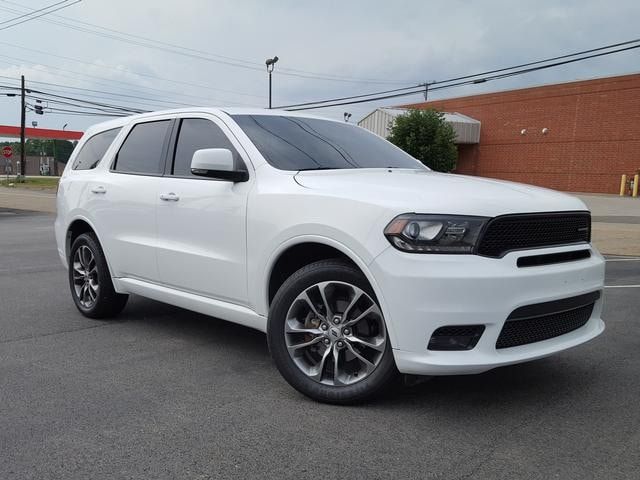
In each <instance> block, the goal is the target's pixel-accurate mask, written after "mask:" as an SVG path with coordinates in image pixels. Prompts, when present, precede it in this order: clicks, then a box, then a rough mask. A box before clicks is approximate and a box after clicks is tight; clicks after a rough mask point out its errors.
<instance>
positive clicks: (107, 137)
mask: <svg viewBox="0 0 640 480" xmlns="http://www.w3.org/2000/svg"><path fill="white" fill-rule="evenodd" d="M120 130H121V129H120V128H113V129H111V130H105V131H104V132H100V133H97V134H95V135H94V136H93V137H91V138H90V139H89V140H87V141H86V142H84V145H82V147H81V148H80V151H79V152H78V155H77V156H76V159H75V160H74V162H73V166H72V169H73V170H91V169H93V168H96V167H97V166H98V164H99V163H100V160H102V157H104V154H105V153H107V150H108V149H109V146H110V145H111V144H112V143H113V140H114V139H115V138H116V136H117V135H118V133H119V132H120Z"/></svg>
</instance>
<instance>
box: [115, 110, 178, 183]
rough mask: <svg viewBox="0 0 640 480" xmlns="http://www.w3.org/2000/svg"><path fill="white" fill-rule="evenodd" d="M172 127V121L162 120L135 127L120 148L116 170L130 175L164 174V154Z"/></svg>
mask: <svg viewBox="0 0 640 480" xmlns="http://www.w3.org/2000/svg"><path fill="white" fill-rule="evenodd" d="M170 125H171V121H170V120H161V121H158V122H147V123H139V124H137V125H136V126H134V127H133V129H132V130H131V131H130V132H129V135H128V136H127V139H126V140H125V141H124V143H123V144H122V147H120V151H119V152H118V156H117V157H116V164H115V165H114V170H116V171H117V172H128V173H149V174H160V173H162V170H163V168H164V158H163V157H162V153H163V149H164V142H165V139H166V136H167V133H168V131H169V127H170Z"/></svg>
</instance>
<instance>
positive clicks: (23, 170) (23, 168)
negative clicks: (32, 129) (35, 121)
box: [19, 75, 27, 177]
mask: <svg viewBox="0 0 640 480" xmlns="http://www.w3.org/2000/svg"><path fill="white" fill-rule="evenodd" d="M20 98H21V110H20V172H19V173H20V174H21V175H22V176H23V177H24V176H26V174H27V154H26V152H25V141H24V132H25V125H24V124H25V122H26V120H27V105H26V101H25V90H24V75H21V88H20Z"/></svg>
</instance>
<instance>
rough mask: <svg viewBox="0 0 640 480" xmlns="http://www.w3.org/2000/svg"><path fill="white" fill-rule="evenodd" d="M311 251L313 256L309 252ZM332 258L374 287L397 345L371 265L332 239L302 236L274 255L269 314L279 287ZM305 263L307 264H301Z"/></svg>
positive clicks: (267, 283)
mask: <svg viewBox="0 0 640 480" xmlns="http://www.w3.org/2000/svg"><path fill="white" fill-rule="evenodd" d="M309 249H310V251H311V253H309ZM323 255H324V256H323ZM326 255H328V256H326ZM328 258H343V259H345V260H347V261H348V262H349V263H351V264H353V265H354V266H355V267H356V268H357V269H358V270H360V272H362V274H363V275H364V276H365V278H366V279H367V281H368V282H369V285H371V288H372V289H373V292H374V293H375V295H376V298H377V300H378V303H379V304H380V308H381V310H382V313H383V315H384V318H385V323H386V326H387V332H388V334H389V339H390V341H391V344H392V345H394V344H395V332H394V331H393V325H392V320H391V316H390V313H389V311H388V309H387V306H386V301H385V299H384V295H383V293H382V291H381V289H380V286H379V285H378V283H377V282H376V280H375V277H374V276H373V274H372V273H371V271H370V269H369V267H368V264H367V263H366V262H365V261H364V260H363V259H362V258H361V257H360V256H359V255H357V254H356V253H355V252H354V251H353V250H351V249H350V248H348V247H347V246H345V245H344V244H342V243H340V242H338V241H336V240H333V239H331V238H327V237H320V236H301V237H296V238H293V239H290V240H289V241H288V242H284V243H283V244H281V245H280V247H279V248H278V249H277V250H276V251H275V252H274V254H273V255H272V256H271V258H270V261H269V263H268V265H267V268H266V269H265V271H266V275H265V278H264V281H263V285H264V295H263V297H264V299H263V301H264V302H265V303H264V305H265V307H266V308H265V311H266V312H268V311H269V307H270V305H271V301H272V300H273V297H274V296H275V294H276V292H277V290H278V288H279V287H280V286H281V285H282V283H283V282H284V281H285V280H286V279H287V278H288V277H289V276H290V275H291V274H293V273H294V272H295V271H297V270H298V269H299V268H302V267H303V266H305V265H308V264H309V263H313V262H314V261H318V260H324V259H328ZM292 259H293V260H292ZM302 260H307V261H306V263H300V262H302ZM287 262H288V263H287ZM283 267H284V268H283ZM294 268H295V269H294ZM272 281H275V282H276V283H274V284H272Z"/></svg>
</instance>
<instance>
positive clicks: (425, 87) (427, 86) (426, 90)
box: [424, 82, 429, 102]
mask: <svg viewBox="0 0 640 480" xmlns="http://www.w3.org/2000/svg"><path fill="white" fill-rule="evenodd" d="M428 96H429V82H425V84H424V101H425V102H426V101H427V97H428Z"/></svg>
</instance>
